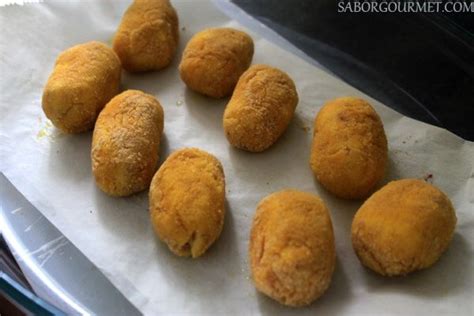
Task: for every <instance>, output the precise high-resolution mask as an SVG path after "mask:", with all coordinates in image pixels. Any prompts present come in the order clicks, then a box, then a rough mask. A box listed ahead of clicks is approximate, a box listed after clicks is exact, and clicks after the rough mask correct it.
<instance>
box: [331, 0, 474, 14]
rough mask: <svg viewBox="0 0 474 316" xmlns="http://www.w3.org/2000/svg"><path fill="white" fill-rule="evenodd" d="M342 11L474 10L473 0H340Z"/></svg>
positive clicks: (444, 11) (427, 11)
mask: <svg viewBox="0 0 474 316" xmlns="http://www.w3.org/2000/svg"><path fill="white" fill-rule="evenodd" d="M337 12H340V13H369V12H371V13H372V12H375V13H416V12H424V13H436V12H442V13H460V12H471V13H473V12H474V1H473V0H444V1H442V0H406V1H403V0H397V1H391V0H340V1H339V2H338V3H337Z"/></svg>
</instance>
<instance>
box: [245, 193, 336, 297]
mask: <svg viewBox="0 0 474 316" xmlns="http://www.w3.org/2000/svg"><path fill="white" fill-rule="evenodd" d="M249 257H250V265H251V271H252V277H253V281H254V283H255V286H256V287H257V289H258V290H259V291H261V292H262V293H264V294H266V295H268V296H269V297H271V298H273V299H275V300H277V301H278V302H280V303H281V304H284V305H288V306H303V305H308V304H310V303H312V302H313V301H315V300H316V299H317V298H319V297H320V296H321V295H322V294H323V293H324V292H325V291H326V290H327V289H328V287H329V285H330V283H331V278H332V274H333V272H334V267H335V264H336V251H335V243H334V233H333V228H332V223H331V217H330V214H329V211H328V209H327V207H326V206H325V204H324V202H323V201H322V200H321V199H320V198H319V197H317V196H315V195H313V194H310V193H305V192H300V191H296V190H284V191H280V192H277V193H273V194H271V195H269V196H267V197H266V198H264V199H263V200H262V201H261V202H260V203H259V204H258V207H257V211H256V214H255V217H254V220H253V225H252V230H251V235H250V244H249Z"/></svg>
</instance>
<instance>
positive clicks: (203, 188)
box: [149, 148, 225, 258]
mask: <svg viewBox="0 0 474 316" xmlns="http://www.w3.org/2000/svg"><path fill="white" fill-rule="evenodd" d="M149 197H150V215H151V222H152V224H153V227H154V229H155V232H156V234H157V235H158V237H159V238H160V239H161V240H162V241H164V242H165V243H166V244H167V245H168V247H169V249H170V250H171V251H172V252H173V253H175V254H176V255H178V256H192V257H193V258H196V257H199V256H201V255H202V254H203V253H204V252H205V251H206V250H207V249H208V248H209V247H210V246H211V245H212V244H213V243H214V241H215V240H216V239H217V238H218V237H219V235H220V233H221V231H222V227H223V225H224V215H225V206H224V203H225V180H224V171H223V169H222V165H221V163H220V162H219V160H217V158H216V157H214V156H213V155H211V154H209V153H207V152H205V151H202V150H200V149H197V148H184V149H181V150H178V151H175V152H174V153H172V154H171V155H170V156H169V157H168V159H166V161H165V162H164V163H163V165H162V166H161V167H160V169H159V170H158V172H157V173H156V174H155V176H154V177H153V180H152V182H151V186H150V194H149Z"/></svg>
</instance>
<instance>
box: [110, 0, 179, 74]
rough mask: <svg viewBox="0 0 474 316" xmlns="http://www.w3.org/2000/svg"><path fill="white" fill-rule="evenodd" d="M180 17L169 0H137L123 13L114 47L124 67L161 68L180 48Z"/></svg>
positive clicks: (138, 70) (136, 69)
mask: <svg viewBox="0 0 474 316" xmlns="http://www.w3.org/2000/svg"><path fill="white" fill-rule="evenodd" d="M178 23H179V22H178V16H177V14H176V11H175V9H174V8H173V6H172V5H171V3H170V2H169V0H134V1H133V3H132V4H131V5H130V7H128V9H127V11H126V12H125V14H124V15H123V18H122V21H121V22H120V26H119V28H118V30H117V33H116V34H115V37H114V42H113V47H114V50H115V52H116V53H117V55H118V56H119V58H120V60H121V61H122V66H123V68H124V69H125V70H127V71H130V72H140V71H150V70H159V69H162V68H164V67H166V66H168V65H169V64H170V63H171V61H172V59H173V57H174V55H175V53H176V48H177V47H178V40H179V31H178Z"/></svg>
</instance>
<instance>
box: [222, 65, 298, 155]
mask: <svg viewBox="0 0 474 316" xmlns="http://www.w3.org/2000/svg"><path fill="white" fill-rule="evenodd" d="M297 104H298V93H297V92H296V87H295V84H294V82H293V80H291V78H290V77H289V76H288V75H287V74H286V73H284V72H283V71H281V70H279V69H277V68H273V67H270V66H267V65H254V66H252V67H250V68H249V69H248V70H247V71H246V72H245V73H244V74H243V75H242V76H241V77H240V79H239V82H238V83H237V86H236V88H235V91H234V93H233V94H232V98H231V99H230V101H229V103H228V104H227V107H226V109H225V112H224V119H223V125H224V132H225V135H226V137H227V140H228V141H229V143H230V144H231V145H232V146H234V147H237V148H240V149H243V150H246V151H250V152H261V151H264V150H265V149H267V148H269V147H270V146H271V145H273V144H274V143H275V142H276V141H277V140H278V138H280V136H281V135H282V134H283V133H284V132H285V130H286V129H287V127H288V125H289V123H290V121H291V119H292V117H293V114H294V112H295V108H296V106H297Z"/></svg>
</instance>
